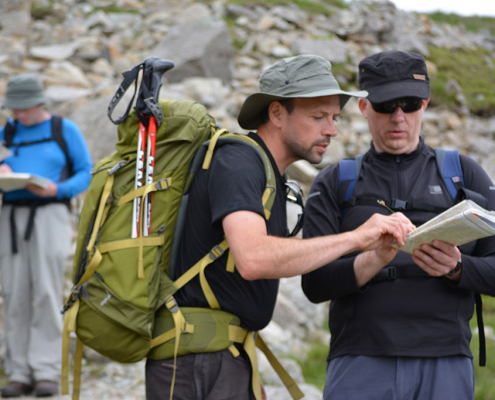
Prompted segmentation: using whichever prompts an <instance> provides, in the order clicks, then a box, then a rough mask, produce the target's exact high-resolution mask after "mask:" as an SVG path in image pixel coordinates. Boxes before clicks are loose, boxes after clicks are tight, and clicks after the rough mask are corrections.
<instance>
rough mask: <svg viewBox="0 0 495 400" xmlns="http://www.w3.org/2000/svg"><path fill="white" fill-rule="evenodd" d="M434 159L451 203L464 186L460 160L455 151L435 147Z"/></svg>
mask: <svg viewBox="0 0 495 400" xmlns="http://www.w3.org/2000/svg"><path fill="white" fill-rule="evenodd" d="M435 157H436V161H437V168H438V172H439V174H440V176H441V177H442V178H443V180H444V182H445V186H447V190H448V191H449V195H450V197H451V199H452V201H454V200H455V198H456V195H457V191H458V190H459V189H460V188H461V187H463V186H464V177H463V175H462V168H461V160H460V159H459V152H458V151H457V150H444V149H440V148H438V147H435Z"/></svg>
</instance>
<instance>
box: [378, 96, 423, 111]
mask: <svg viewBox="0 0 495 400" xmlns="http://www.w3.org/2000/svg"><path fill="white" fill-rule="evenodd" d="M422 105H423V99H418V98H417V97H402V98H401V99H395V100H390V101H386V102H384V103H371V107H373V110H375V111H376V112H377V113H380V114H392V113H393V112H394V111H395V109H396V108H397V107H400V108H401V109H402V111H404V112H405V113H412V112H415V111H418V110H419V109H420V108H421V106H422Z"/></svg>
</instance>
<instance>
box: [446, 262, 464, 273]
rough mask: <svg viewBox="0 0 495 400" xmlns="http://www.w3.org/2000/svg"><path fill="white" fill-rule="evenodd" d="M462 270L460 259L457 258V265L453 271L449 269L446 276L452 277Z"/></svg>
mask: <svg viewBox="0 0 495 400" xmlns="http://www.w3.org/2000/svg"><path fill="white" fill-rule="evenodd" d="M461 268H462V259H460V258H459V260H457V265H456V266H455V268H454V269H451V270H450V271H449V273H448V274H447V276H454V275H455V274H457V273H458V272H459V271H460V270H461Z"/></svg>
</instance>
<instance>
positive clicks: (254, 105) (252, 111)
mask: <svg viewBox="0 0 495 400" xmlns="http://www.w3.org/2000/svg"><path fill="white" fill-rule="evenodd" d="M337 95H340V109H342V108H344V106H345V105H346V103H347V102H348V101H349V99H350V98H351V97H366V96H367V95H368V92H367V91H366V90H361V91H358V92H346V91H343V90H340V89H322V90H318V91H315V92H311V93H306V94H298V95H297V96H294V97H292V96H276V95H272V94H269V93H254V94H252V95H250V96H249V97H248V98H247V99H246V100H245V101H244V104H243V105H242V107H241V111H240V112H239V117H238V118H237V121H238V122H239V125H240V126H241V128H243V129H247V130H254V129H258V126H259V125H260V124H261V112H262V111H263V110H264V109H265V108H266V107H268V106H269V104H270V103H271V102H272V101H276V100H282V99H295V98H312V97H323V96H337Z"/></svg>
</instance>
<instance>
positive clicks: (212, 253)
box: [210, 244, 224, 261]
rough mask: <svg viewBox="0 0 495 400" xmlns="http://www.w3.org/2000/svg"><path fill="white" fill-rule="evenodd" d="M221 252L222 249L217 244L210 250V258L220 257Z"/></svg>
mask: <svg viewBox="0 0 495 400" xmlns="http://www.w3.org/2000/svg"><path fill="white" fill-rule="evenodd" d="M223 253H224V251H223V249H222V248H221V247H220V246H219V245H218V244H217V245H216V246H215V247H213V248H212V249H211V250H210V258H211V259H212V260H213V261H215V260H216V259H217V258H219V257H221V256H222V255H223Z"/></svg>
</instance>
